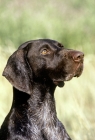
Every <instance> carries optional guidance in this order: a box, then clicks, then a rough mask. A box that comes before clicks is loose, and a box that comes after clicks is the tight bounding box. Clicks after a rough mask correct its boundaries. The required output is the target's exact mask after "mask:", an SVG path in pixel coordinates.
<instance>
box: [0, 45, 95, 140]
mask: <svg viewBox="0 0 95 140" xmlns="http://www.w3.org/2000/svg"><path fill="white" fill-rule="evenodd" d="M9 48H10V47H9ZM14 50H15V49H14V48H13V49H12V48H11V49H10V50H9V51H7V52H5V51H4V49H1V50H0V53H1V54H2V55H1V56H0V61H1V65H0V125H1V124H2V122H3V120H4V118H5V116H6V115H7V113H8V111H9V110H10V107H11V104H12V86H11V85H10V83H9V82H8V81H7V80H6V79H5V78H4V77H2V76H1V74H2V72H3V69H4V67H5V65H6V62H7V59H8V57H9V56H10V54H11V53H12V52H13V51H14ZM94 72H95V59H94V56H93V55H89V56H85V63H84V71H83V74H82V75H81V77H79V78H73V79H72V80H71V81H68V82H65V86H64V87H63V88H57V89H56V93H55V98H56V107H57V114H58V117H59V119H60V120H61V121H62V122H63V124H64V125H65V127H66V129H67V131H68V133H69V134H70V135H71V137H72V139H75V140H81V139H82V140H94V136H95V117H94V116H95V113H94V112H95V94H94V91H95V90H94V88H95V77H94Z"/></svg>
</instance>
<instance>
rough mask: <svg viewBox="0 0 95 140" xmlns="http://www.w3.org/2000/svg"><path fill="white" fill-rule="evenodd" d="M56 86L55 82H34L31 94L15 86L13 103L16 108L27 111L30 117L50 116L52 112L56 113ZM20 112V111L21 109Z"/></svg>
mask: <svg viewBox="0 0 95 140" xmlns="http://www.w3.org/2000/svg"><path fill="white" fill-rule="evenodd" d="M55 88H56V86H55V85H54V84H53V83H45V84H42V85H41V84H39V83H34V85H33V87H32V93H31V95H29V94H27V93H24V92H22V91H19V90H18V89H16V88H14V87H13V93H14V95H13V105H12V108H15V109H16V110H18V111H19V110H20V108H21V110H24V111H27V114H28V115H30V117H29V118H31V117H32V118H33V116H35V118H36V119H39V118H40V119H41V118H42V120H44V119H43V117H50V116H49V115H50V113H51V112H53V113H52V114H54V115H55V114H56V109H55V100H54V91H55ZM19 113H20V111H19Z"/></svg>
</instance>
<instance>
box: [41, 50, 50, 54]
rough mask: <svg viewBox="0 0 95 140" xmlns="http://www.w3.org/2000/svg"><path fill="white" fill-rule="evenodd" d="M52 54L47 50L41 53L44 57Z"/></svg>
mask: <svg viewBox="0 0 95 140" xmlns="http://www.w3.org/2000/svg"><path fill="white" fill-rule="evenodd" d="M49 53H50V52H49V50H47V49H44V50H43V51H42V52H41V54H42V55H46V54H49Z"/></svg>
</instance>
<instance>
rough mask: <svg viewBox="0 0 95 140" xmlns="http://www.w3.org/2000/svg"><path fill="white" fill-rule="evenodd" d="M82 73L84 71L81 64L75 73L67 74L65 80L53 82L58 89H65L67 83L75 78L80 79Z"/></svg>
mask: <svg viewBox="0 0 95 140" xmlns="http://www.w3.org/2000/svg"><path fill="white" fill-rule="evenodd" d="M82 71H83V63H79V64H78V65H77V66H76V68H75V70H74V72H72V73H67V74H66V75H65V77H64V78H63V79H59V80H58V79H57V80H53V83H54V84H55V85H56V86H58V87H63V86H64V84H65V83H64V82H65V81H70V80H71V79H72V78H73V77H79V76H80V75H81V74H82Z"/></svg>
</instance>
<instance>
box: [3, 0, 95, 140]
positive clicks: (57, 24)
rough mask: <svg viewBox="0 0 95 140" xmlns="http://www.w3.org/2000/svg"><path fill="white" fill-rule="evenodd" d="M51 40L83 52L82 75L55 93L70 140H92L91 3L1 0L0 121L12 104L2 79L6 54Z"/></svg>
mask: <svg viewBox="0 0 95 140" xmlns="http://www.w3.org/2000/svg"><path fill="white" fill-rule="evenodd" d="M38 38H50V39H54V40H57V41H59V42H61V43H62V44H63V45H64V46H65V47H66V48H72V49H76V50H80V51H83V52H84V54H85V61H84V71H83V74H82V75H81V77H79V78H78V79H77V78H73V79H72V80H71V81H69V82H66V83H65V86H64V88H57V89H56V93H55V98H56V106H57V114H58V117H59V119H60V120H61V121H62V122H63V124H64V125H65V127H66V129H67V131H68V133H69V134H70V136H71V137H72V139H73V140H94V139H95V93H94V92H95V74H94V73H95V1H94V0H90V1H89V0H67V1H66V0H20V1H19V0H3V1H1V0H0V125H1V124H2V122H3V120H4V118H5V116H6V114H7V113H8V111H9V110H10V107H11V104H12V86H11V85H10V83H9V82H8V81H7V80H6V79H5V78H4V77H2V72H3V69H4V67H5V65H6V62H7V59H8V57H9V56H10V55H11V54H12V53H13V52H14V51H15V50H16V48H17V47H18V46H19V45H20V44H21V43H23V42H25V41H28V40H32V39H38Z"/></svg>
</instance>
